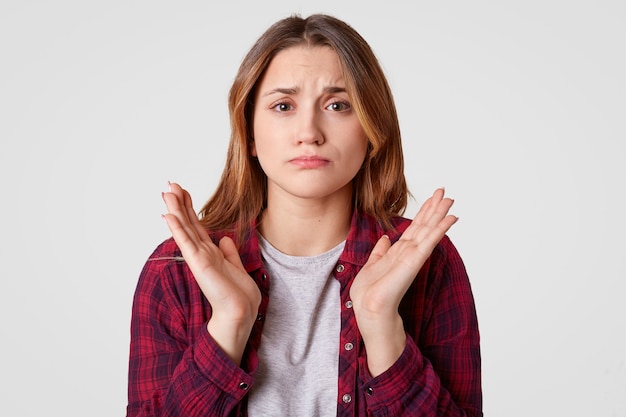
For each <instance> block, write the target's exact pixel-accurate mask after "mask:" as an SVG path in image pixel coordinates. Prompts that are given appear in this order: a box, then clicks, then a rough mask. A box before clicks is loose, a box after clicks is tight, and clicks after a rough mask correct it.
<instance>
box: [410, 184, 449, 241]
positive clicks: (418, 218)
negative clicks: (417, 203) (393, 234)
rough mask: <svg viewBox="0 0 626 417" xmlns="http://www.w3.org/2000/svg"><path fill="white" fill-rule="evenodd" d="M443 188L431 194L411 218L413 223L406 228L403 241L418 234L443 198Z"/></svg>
mask: <svg viewBox="0 0 626 417" xmlns="http://www.w3.org/2000/svg"><path fill="white" fill-rule="evenodd" d="M443 194H444V188H443V187H441V188H438V189H436V190H435V191H434V192H433V194H432V195H431V196H430V197H429V198H428V199H427V200H426V201H425V202H424V204H422V206H421V207H420V209H419V210H418V212H417V214H416V215H415V217H414V218H413V221H412V222H411V224H410V225H409V227H407V229H406V230H405V231H404V233H403V234H402V238H403V239H412V238H413V237H414V236H415V234H416V233H417V232H418V230H419V228H420V227H421V225H422V224H424V223H426V221H427V219H428V218H430V216H431V215H432V212H433V209H434V208H435V207H436V206H437V204H439V202H440V201H441V199H442V198H443Z"/></svg>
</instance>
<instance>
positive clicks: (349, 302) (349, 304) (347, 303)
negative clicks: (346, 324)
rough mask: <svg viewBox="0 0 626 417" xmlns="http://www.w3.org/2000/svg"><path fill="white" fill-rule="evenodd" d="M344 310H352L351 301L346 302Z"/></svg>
mask: <svg viewBox="0 0 626 417" xmlns="http://www.w3.org/2000/svg"><path fill="white" fill-rule="evenodd" d="M346 308H352V301H350V300H348V301H346Z"/></svg>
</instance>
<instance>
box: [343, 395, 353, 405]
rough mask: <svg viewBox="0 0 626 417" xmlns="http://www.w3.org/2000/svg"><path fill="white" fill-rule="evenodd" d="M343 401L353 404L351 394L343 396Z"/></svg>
mask: <svg viewBox="0 0 626 417" xmlns="http://www.w3.org/2000/svg"><path fill="white" fill-rule="evenodd" d="M341 400H342V401H343V402H344V403H346V404H348V403H350V402H352V396H351V395H350V394H343V397H341Z"/></svg>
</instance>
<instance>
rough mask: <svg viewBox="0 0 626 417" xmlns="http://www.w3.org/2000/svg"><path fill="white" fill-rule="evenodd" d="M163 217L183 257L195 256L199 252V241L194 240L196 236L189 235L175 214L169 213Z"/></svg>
mask: <svg viewBox="0 0 626 417" xmlns="http://www.w3.org/2000/svg"><path fill="white" fill-rule="evenodd" d="M162 217H163V220H165V223H167V227H168V228H169V229H170V232H171V233H172V237H173V238H174V241H176V245H178V247H179V249H180V250H181V252H182V254H183V257H184V258H185V259H187V258H188V257H189V256H192V255H194V254H195V253H196V252H197V250H198V244H197V240H195V239H194V237H195V236H193V235H192V236H190V235H189V233H188V231H187V229H186V228H185V227H184V226H183V225H182V224H181V222H180V220H179V219H178V217H176V216H175V215H174V214H171V213H167V214H163V215H162Z"/></svg>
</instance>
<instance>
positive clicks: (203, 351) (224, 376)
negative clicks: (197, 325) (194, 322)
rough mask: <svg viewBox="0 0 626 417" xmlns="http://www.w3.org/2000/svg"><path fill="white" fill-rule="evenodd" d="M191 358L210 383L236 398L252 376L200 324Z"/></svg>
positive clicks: (243, 393)
mask: <svg viewBox="0 0 626 417" xmlns="http://www.w3.org/2000/svg"><path fill="white" fill-rule="evenodd" d="M193 359H194V361H195V363H196V366H197V367H198V369H199V370H200V372H202V374H203V375H204V376H205V377H206V378H207V379H208V380H209V381H211V383H213V384H214V385H216V386H218V387H223V388H222V389H223V390H224V391H225V392H227V393H229V394H231V395H232V396H233V397H236V398H238V399H241V398H243V397H244V396H245V395H246V394H247V392H248V390H249V389H250V387H251V386H252V383H253V382H254V378H253V376H252V375H250V374H248V373H246V372H245V371H244V370H243V369H241V368H240V367H239V366H237V365H236V364H235V363H234V362H233V361H232V360H231V359H230V358H229V357H228V355H226V353H225V352H224V351H223V350H222V348H221V347H220V346H219V345H218V344H217V342H216V341H215V339H213V336H211V334H210V333H209V331H208V329H207V326H206V324H205V325H204V326H202V328H201V330H200V334H199V335H198V338H197V340H196V344H195V346H194V351H193Z"/></svg>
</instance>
